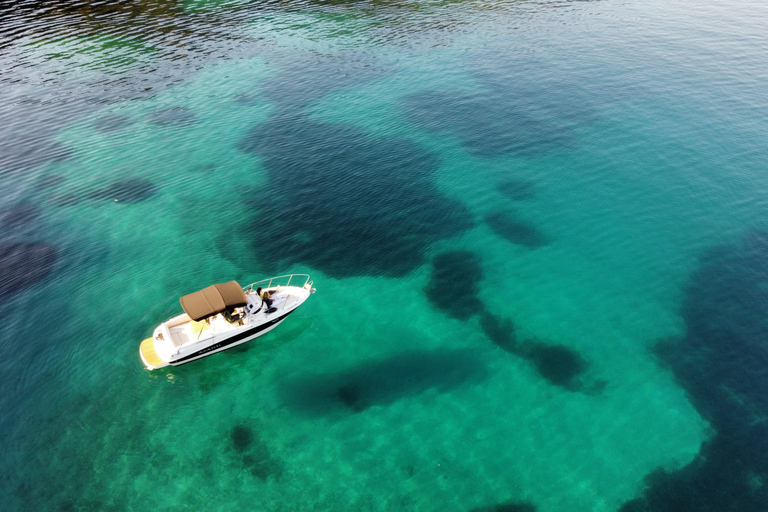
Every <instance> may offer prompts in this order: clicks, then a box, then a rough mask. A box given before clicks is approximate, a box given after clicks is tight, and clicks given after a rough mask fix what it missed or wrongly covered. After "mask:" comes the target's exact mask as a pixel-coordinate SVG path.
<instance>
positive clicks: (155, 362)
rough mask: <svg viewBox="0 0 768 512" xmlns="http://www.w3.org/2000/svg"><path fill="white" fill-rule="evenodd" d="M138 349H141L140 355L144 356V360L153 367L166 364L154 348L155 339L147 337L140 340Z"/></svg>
mask: <svg viewBox="0 0 768 512" xmlns="http://www.w3.org/2000/svg"><path fill="white" fill-rule="evenodd" d="M139 350H141V356H142V357H143V358H144V361H146V362H147V363H148V364H150V365H152V366H154V367H155V368H160V367H163V366H166V365H167V364H168V363H167V362H165V361H163V360H162V359H160V356H158V355H157V351H156V350H155V340H153V339H152V338H147V339H145V340H144V341H142V342H141V348H140V349H139Z"/></svg>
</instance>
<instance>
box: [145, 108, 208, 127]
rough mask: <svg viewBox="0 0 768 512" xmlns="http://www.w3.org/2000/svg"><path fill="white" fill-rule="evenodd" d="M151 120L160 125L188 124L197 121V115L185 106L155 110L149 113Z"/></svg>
mask: <svg viewBox="0 0 768 512" xmlns="http://www.w3.org/2000/svg"><path fill="white" fill-rule="evenodd" d="M149 122H150V123H152V124H156V125H159V126H187V125H190V124H194V123H196V122H197V116H195V114H194V113H193V112H192V111H191V110H189V109H188V108H184V107H171V108H163V109H159V110H155V111H154V112H152V113H151V114H150V115H149Z"/></svg>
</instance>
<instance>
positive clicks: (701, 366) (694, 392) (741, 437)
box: [621, 231, 768, 512]
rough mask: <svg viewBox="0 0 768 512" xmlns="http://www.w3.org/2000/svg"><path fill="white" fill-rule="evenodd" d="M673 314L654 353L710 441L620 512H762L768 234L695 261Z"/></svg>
mask: <svg viewBox="0 0 768 512" xmlns="http://www.w3.org/2000/svg"><path fill="white" fill-rule="evenodd" d="M682 315H683V318H684V320H685V323H686V326H687V333H686V335H685V336H684V337H682V338H680V339H677V340H666V341H665V342H664V343H663V344H662V345H661V346H659V347H658V348H659V349H658V350H657V355H659V356H660V357H662V358H663V359H664V363H665V365H666V366H667V367H669V368H670V369H671V370H672V372H673V374H674V376H675V378H676V379H677V381H678V382H679V383H680V384H681V385H682V386H683V387H684V388H685V389H686V391H687V392H688V396H689V397H690V399H691V401H692V403H693V405H694V406H695V407H696V410H697V411H698V412H699V414H701V416H702V417H703V418H705V419H706V420H707V421H708V422H709V423H710V425H711V426H712V427H713V429H714V431H715V434H714V436H713V437H712V438H711V439H710V440H708V441H707V442H706V443H704V444H703V445H702V448H701V451H700V453H699V454H698V455H697V457H696V458H695V459H694V460H693V462H691V463H690V464H688V465H687V466H685V467H684V468H682V469H680V470H678V471H672V472H666V471H664V470H661V469H660V470H658V471H655V472H654V473H652V474H650V475H649V476H648V477H647V479H646V489H645V491H644V493H643V495H642V496H641V497H639V498H637V499H634V500H632V501H630V502H627V503H626V504H625V505H624V506H623V507H622V508H621V512H687V511H690V512H728V511H733V512H736V511H744V510H750V511H751V510H755V511H760V510H767V509H768V456H766V453H768V393H766V390H768V231H755V232H752V233H750V234H749V235H748V236H747V237H745V238H744V239H743V240H741V241H739V242H738V243H735V244H733V245H728V246H722V247H719V248H716V249H714V250H712V251H710V252H708V253H707V254H705V255H704V256H703V257H702V258H701V263H700V266H699V268H698V270H696V272H694V274H693V275H692V276H691V280H690V283H689V285H688V287H687V290H686V297H685V300H684V302H683V308H682Z"/></svg>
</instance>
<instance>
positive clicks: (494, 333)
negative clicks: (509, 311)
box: [480, 311, 520, 355]
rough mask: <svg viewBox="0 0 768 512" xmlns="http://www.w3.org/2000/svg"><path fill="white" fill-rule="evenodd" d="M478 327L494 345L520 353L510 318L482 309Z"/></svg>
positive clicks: (510, 351) (511, 352) (512, 352)
mask: <svg viewBox="0 0 768 512" xmlns="http://www.w3.org/2000/svg"><path fill="white" fill-rule="evenodd" d="M480 328H481V329H482V330H483V334H485V336H486V337H487V338H488V339H489V340H491V341H492V342H493V344H494V345H496V346H497V347H499V348H500V349H502V350H504V351H506V352H509V353H510V354H515V355H520V347H519V346H518V345H517V335H516V334H515V326H514V324H513V323H512V320H509V319H507V318H501V317H499V316H496V315H494V314H493V313H490V312H488V311H484V312H483V314H482V315H481V316H480Z"/></svg>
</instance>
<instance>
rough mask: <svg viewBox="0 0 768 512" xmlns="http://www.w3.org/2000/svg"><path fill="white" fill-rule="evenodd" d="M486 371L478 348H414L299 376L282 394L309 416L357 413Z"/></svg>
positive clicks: (466, 380)
mask: <svg viewBox="0 0 768 512" xmlns="http://www.w3.org/2000/svg"><path fill="white" fill-rule="evenodd" d="M487 375H488V370H487V368H486V366H485V364H484V363H483V361H482V360H481V358H480V354H479V352H477V351H473V350H467V349H463V350H460V349H456V350H433V351H427V350H413V351H408V352H401V353H398V354H395V355H392V356H389V357H386V358H384V359H379V360H374V361H365V362H362V363H360V364H359V365H357V366H354V367H352V368H348V369H345V370H341V371H338V372H333V373H326V374H319V375H314V376H309V377H303V378H301V379H298V380H295V381H293V382H289V383H287V384H286V385H285V387H284V389H283V394H284V396H285V400H286V402H287V403H288V404H289V405H291V406H293V407H295V408H297V409H300V410H302V411H304V412H306V413H308V414H311V415H326V414H335V413H338V412H339V411H347V412H353V413H359V412H361V411H364V410H366V409H368V408H369V407H373V406H376V405H386V404H390V403H393V402H395V401H397V400H400V399H401V398H404V397H408V396H413V395H417V394H420V393H423V392H424V391H427V390H428V389H438V390H440V391H441V392H447V391H449V390H450V389H453V388H455V387H458V386H461V385H465V384H467V383H471V382H478V381H480V380H482V379H484V378H485V377H487Z"/></svg>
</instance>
